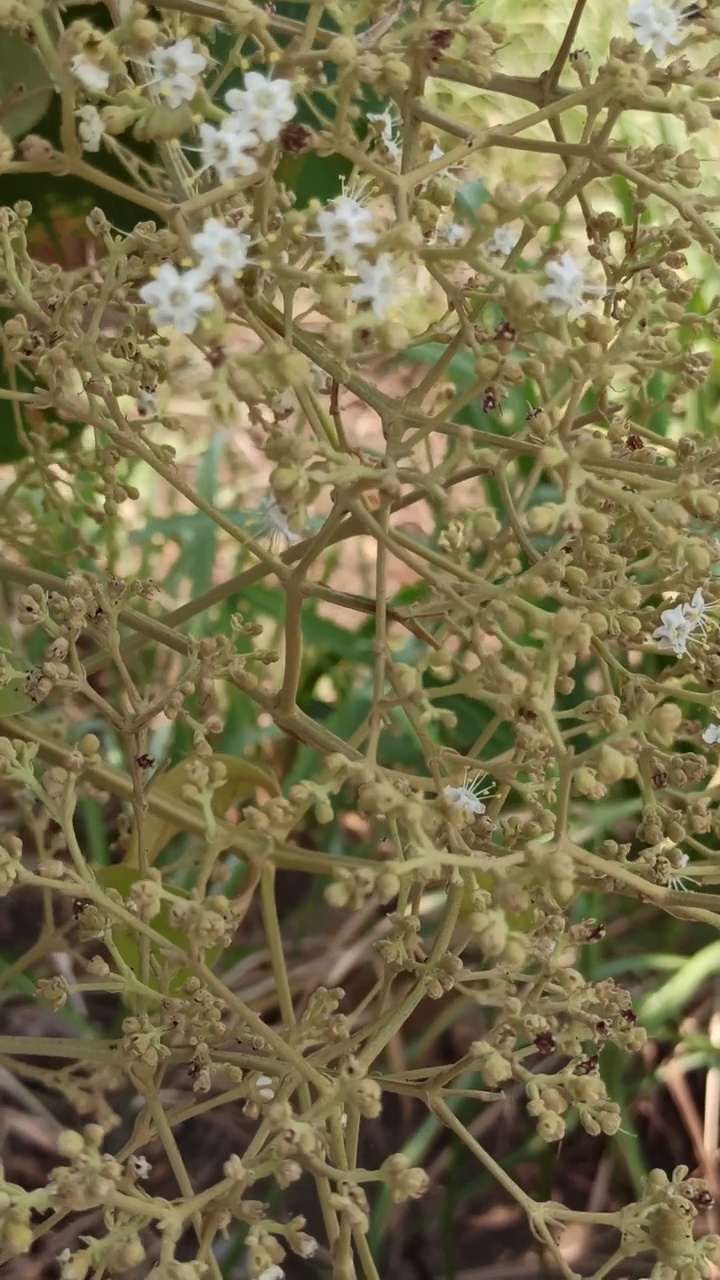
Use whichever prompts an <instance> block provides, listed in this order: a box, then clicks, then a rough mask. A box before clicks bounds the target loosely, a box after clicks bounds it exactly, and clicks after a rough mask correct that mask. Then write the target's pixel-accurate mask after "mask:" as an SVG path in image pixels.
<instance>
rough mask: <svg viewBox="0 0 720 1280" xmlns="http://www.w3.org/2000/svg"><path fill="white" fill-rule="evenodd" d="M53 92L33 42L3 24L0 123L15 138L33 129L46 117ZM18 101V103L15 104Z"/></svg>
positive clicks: (0, 56) (0, 60) (0, 67)
mask: <svg viewBox="0 0 720 1280" xmlns="http://www.w3.org/2000/svg"><path fill="white" fill-rule="evenodd" d="M52 96H53V86H52V81H51V79H50V76H49V75H48V73H47V71H46V70H45V67H44V65H43V63H42V62H41V60H40V58H39V57H38V55H37V53H36V52H35V50H34V49H33V47H32V45H30V44H28V42H27V40H21V39H20V37H19V36H16V35H13V34H12V32H10V31H6V30H5V29H4V28H0V123H1V124H2V129H3V132H4V133H6V134H7V136H8V137H9V138H13V139H16V138H22V137H23V136H24V135H25V134H26V133H29V132H30V130H31V129H32V128H33V127H34V125H36V124H37V123H38V121H39V120H42V118H43V116H44V115H45V113H46V111H47V109H48V107H49V106H50V101H51V99H52ZM14 102H17V105H16V106H14V105H13V106H11V104H12V103H14ZM8 108H9V109H8Z"/></svg>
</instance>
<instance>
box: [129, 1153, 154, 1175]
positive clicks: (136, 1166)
mask: <svg viewBox="0 0 720 1280" xmlns="http://www.w3.org/2000/svg"><path fill="white" fill-rule="evenodd" d="M128 1164H129V1165H130V1169H131V1171H132V1173H133V1174H134V1175H135V1177H136V1178H139V1179H141V1180H142V1179H144V1178H149V1177H150V1174H151V1173H152V1165H151V1164H150V1161H149V1160H148V1159H147V1158H146V1157H145V1156H135V1155H131V1156H130V1159H129V1160H128Z"/></svg>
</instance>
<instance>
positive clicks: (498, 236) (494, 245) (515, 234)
mask: <svg viewBox="0 0 720 1280" xmlns="http://www.w3.org/2000/svg"><path fill="white" fill-rule="evenodd" d="M519 239H520V232H519V231H512V230H511V229H510V227H498V228H497V229H496V230H495V231H493V233H492V235H491V237H490V239H489V240H488V246H487V247H488V253H498V254H502V256H503V258H507V256H508V254H509V253H512V251H513V249H514V248H515V245H516V244H517V242H518V240H519Z"/></svg>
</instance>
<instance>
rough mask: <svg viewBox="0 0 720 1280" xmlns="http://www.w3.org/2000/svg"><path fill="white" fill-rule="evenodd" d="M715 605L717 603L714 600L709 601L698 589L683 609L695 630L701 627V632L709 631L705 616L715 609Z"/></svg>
mask: <svg viewBox="0 0 720 1280" xmlns="http://www.w3.org/2000/svg"><path fill="white" fill-rule="evenodd" d="M715 605H716V602H715V601H714V600H710V601H708V600H706V599H705V598H704V596H703V593H702V591H701V590H700V588H699V587H698V589H697V591H696V592H695V594H694V596H693V598H692V600H691V601H690V603H689V604H684V605H683V607H682V609H683V614H684V616H685V617H686V618H687V620H688V622H690V623H691V624H692V626H693V629H694V628H695V627H699V628H700V630H701V631H707V626H708V624H707V622H706V621H705V614H706V613H709V612H710V610H711V609H714V608H715Z"/></svg>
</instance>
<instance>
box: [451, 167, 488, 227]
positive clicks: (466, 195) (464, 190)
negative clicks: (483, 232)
mask: <svg viewBox="0 0 720 1280" xmlns="http://www.w3.org/2000/svg"><path fill="white" fill-rule="evenodd" d="M489 199H490V192H489V191H488V189H487V187H486V186H485V183H484V182H482V181H481V180H480V178H476V179H475V181H474V182H466V183H464V185H463V186H462V187H461V188H460V190H459V191H458V193H457V195H456V196H455V216H456V217H457V218H464V219H465V220H466V221H467V222H470V223H472V225H473V226H474V227H476V226H477V225H478V216H477V215H478V209H480V208H481V207H482V205H484V204H485V202H486V201H487V200H489Z"/></svg>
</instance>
